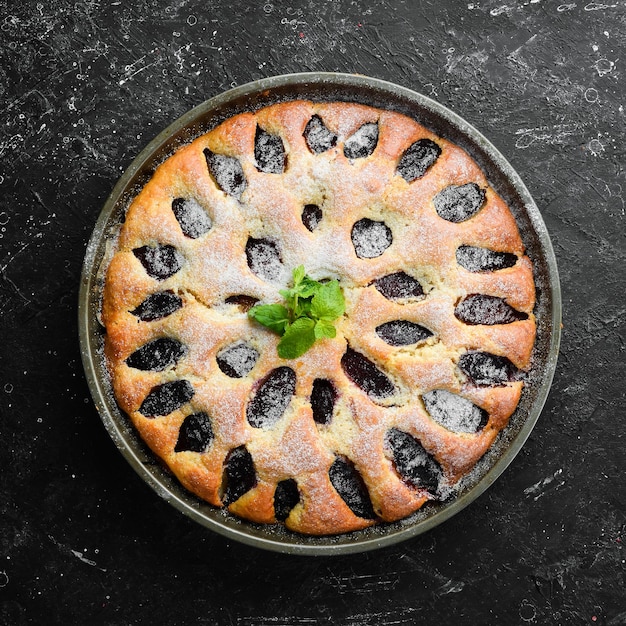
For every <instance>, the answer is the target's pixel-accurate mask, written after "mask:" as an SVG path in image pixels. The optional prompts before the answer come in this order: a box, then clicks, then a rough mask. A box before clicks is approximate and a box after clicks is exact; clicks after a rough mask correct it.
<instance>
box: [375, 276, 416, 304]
mask: <svg viewBox="0 0 626 626" xmlns="http://www.w3.org/2000/svg"><path fill="white" fill-rule="evenodd" d="M374 285H375V287H376V289H378V291H380V293H382V294H383V296H385V298H387V299H388V300H403V299H406V298H419V297H420V296H423V295H424V290H423V289H422V285H420V283H419V281H418V280H416V279H415V278H413V277H412V276H409V275H408V274H405V273H404V272H395V273H394V274H387V276H383V277H382V278H379V279H377V280H375V281H374Z"/></svg>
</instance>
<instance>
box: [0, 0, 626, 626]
mask: <svg viewBox="0 0 626 626" xmlns="http://www.w3.org/2000/svg"><path fill="white" fill-rule="evenodd" d="M625 44H626V2H624V1H623V0H605V1H604V2H590V1H587V0H582V1H573V2H562V1H559V0H557V1H550V0H529V1H521V0H520V1H517V2H514V1H512V0H484V1H483V0H480V1H479V0H474V1H473V2H455V1H453V0H437V1H435V2H411V1H408V0H407V1H406V2H392V1H390V0H389V1H384V0H382V1H381V0H376V1H372V2H365V1H359V2H351V1H348V0H339V1H335V2H330V1H328V0H316V1H315V2H313V1H310V2H286V1H282V0H275V1H268V2H263V1H261V2H257V3H252V2H251V3H246V2H239V3H237V6H236V7H233V6H232V3H231V2H230V1H226V0H202V1H198V0H189V1H186V0H170V1H166V0H163V1H156V0H155V1H149V0H137V1H135V2H132V3H131V2H125V1H110V0H77V1H76V2H69V1H66V0H61V1H60V0H50V1H49V2H40V3H36V2H32V1H27V2H10V1H8V0H0V109H1V111H2V115H1V116H0V316H1V317H0V333H1V334H0V350H1V353H0V354H1V361H0V411H1V422H0V424H1V431H0V489H1V494H0V511H1V519H0V623H1V624H7V625H13V624H16V625H19V624H27V623H33V624H110V625H126V624H144V623H155V624H206V625H212V624H218V625H242V626H244V625H251V626H262V625H267V626H292V625H293V626H304V625H306V626H308V625H311V624H329V625H330V624H345V625H350V626H375V625H376V626H378V625H382V626H391V625H392V624H393V625H394V626H395V625H397V624H401V625H404V624H417V623H419V624H461V625H462V624H522V623H528V624H564V625H569V624H598V625H599V624H606V625H610V626H618V625H624V624H626V591H625V587H626V580H625V579H626V561H625V559H626V554H625V552H624V548H623V543H624V541H626V538H625V537H624V535H625V532H624V530H625V524H626V510H625V509H626V489H625V487H624V472H625V469H626V463H625V460H626V453H625V450H624V448H625V436H624V431H625V428H626V411H625V409H624V389H625V386H624V379H625V378H626V367H625V365H624V356H625V354H626V349H625V336H626V302H625V298H624V291H625V288H626V271H625V261H626V241H625V224H626V175H625V172H624V162H625V159H624V142H625V139H626V132H625V125H624V122H625V115H624V105H625V100H626V98H625V95H626V93H625V92H626V90H625V88H624V76H623V74H624V66H625V64H626V50H625V49H626V46H625ZM315 70H325V71H341V72H351V73H362V74H366V75H370V76H374V77H377V78H383V79H386V80H389V81H392V82H395V83H399V84H401V85H404V86H407V87H410V88H412V89H415V90H416V91H420V92H422V93H424V94H426V95H429V96H431V97H433V98H434V99H436V100H438V101H439V102H441V103H442V104H444V105H446V106H448V107H450V108H451V109H453V110H454V111H455V112H457V113H459V114H460V115H461V116H463V117H465V118H466V119H467V120H468V121H469V122H470V123H472V124H474V125H475V126H476V127H477V128H478V129H479V130H481V131H482V132H483V133H484V134H485V135H486V136H487V137H488V138H489V139H491V141H492V142H493V143H494V144H495V145H496V146H497V147H498V148H499V149H500V151H501V152H502V153H503V154H504V155H505V156H506V157H507V158H508V159H509V161H510V162H511V164H512V165H513V166H514V167H515V168H516V169H517V170H518V172H519V173H520V175H521V176H522V178H523V179H524V181H525V183H526V185H527V186H528V188H529V189H530V191H531V193H532V194H533V195H534V197H535V200H536V201H537V204H538V205H539V208H540V210H541V212H542V214H543V217H544V220H545V222H546V224H547V227H548V230H549V232H550V234H551V237H552V241H553V244H554V247H555V252H556V256H557V259H558V263H559V269H560V273H561V283H562V289H563V303H564V315H563V322H564V331H563V340H562V349H561V357H560V361H559V366H558V369H557V372H556V376H555V380H554V385H553V389H552V391H551V394H550V397H549V398H548V402H547V404H546V407H545V409H544V412H543V413H542V416H541V418H540V420H539V422H538V424H537V426H536V428H535V430H534V431H533V434H532V435H531V437H530V439H529V440H528V442H527V444H526V445H525V447H524V449H523V450H522V452H521V453H520V454H519V456H518V457H517V458H516V459H515V461H514V462H513V464H512V465H511V466H510V468H509V469H508V470H507V471H506V472H505V474H504V475H503V476H502V477H501V478H500V479H499V480H498V481H497V482H496V483H495V485H494V486H493V487H491V488H490V489H489V490H488V491H487V492H486V493H485V494H484V495H483V496H481V497H480V498H479V499H478V500H476V501H475V502H474V503H473V504H472V505H471V506H470V507H469V508H467V509H465V510H463V511H462V512H461V513H460V514H458V515H457V516H456V517H454V518H453V519H451V520H449V521H448V522H446V523H445V524H443V525H442V526H440V527H438V528H436V529H435V530H433V531H431V532H429V533H427V534H426V535H423V536H421V537H418V538H415V539H413V540H411V541H408V542H406V543H404V544H401V545H398V546H396V547H391V548H386V549H383V550H379V551H375V552H371V553H366V554H363V555H353V556H339V557H332V558H331V557H324V558H314V557H294V556H286V555H279V554H274V553H269V552H263V551H260V550H257V549H254V548H250V547H246V546H243V545H239V544H235V543H232V542H229V541H227V540H225V539H224V538H222V537H221V536H218V535H215V534H213V533H211V532H210V531H208V530H206V529H205V528H202V527H200V526H199V525H197V524H196V523H194V522H193V521H191V520H189V519H187V518H186V517H184V516H183V515H181V514H180V513H179V512H178V511H176V510H175V509H173V508H171V507H170V506H169V505H168V504H166V503H165V502H164V501H162V500H161V499H159V498H158V497H157V496H156V495H155V494H154V492H153V491H152V490H151V489H149V488H148V487H147V486H146V485H145V484H144V483H143V482H142V481H141V480H140V479H139V478H138V477H137V475H136V474H135V472H134V471H133V470H132V469H131V467H130V466H129V465H128V464H127V462H126V461H125V460H124V459H123V457H122V456H121V454H120V453H119V452H118V451H117V449H116V448H115V446H114V444H113V443H112V442H111V440H110V438H109V436H108V434H107V433H106V431H105V429H104V428H103V426H102V424H101V422H100V419H99V417H98V414H97V413H96V411H95V409H94V406H93V404H92V401H91V399H90V397H89V391H88V388H87V384H86V382H85V379H84V376H83V372H82V367H81V362H80V355H79V349H78V338H77V322H76V317H77V295H78V286H79V277H80V270H81V263H82V259H83V254H84V250H85V245H86V243H87V241H88V238H89V236H90V233H91V230H92V228H93V226H94V224H95V220H96V218H97V216H98V214H99V211H100V209H101V207H102V205H103V203H104V201H105V199H106V197H107V195H108V194H109V193H110V191H111V189H112V188H113V186H114V184H115V182H116V180H117V178H118V177H119V176H120V174H121V173H122V171H123V170H124V169H125V168H126V167H127V166H128V165H129V164H130V162H131V161H132V159H133V158H134V156H135V155H136V154H137V153H138V152H139V151H140V150H141V149H142V148H143V147H144V146H145V145H146V144H147V143H148V142H149V141H150V139H151V138H152V137H154V136H155V135H156V134H157V133H158V132H159V131H160V130H162V129H163V128H165V127H166V126H167V125H169V124H170V123H171V122H172V121H174V120H175V119H176V118H177V117H179V116H180V115H181V114H182V113H184V112H185V111H187V110H189V109H190V108H192V107H194V106H195V105H197V104H199V103H200V102H202V101H203V100H205V99H207V98H209V97H211V96H213V95H215V94H217V93H220V92H221V91H224V90H226V89H228V88H229V87H231V86H235V85H239V84H243V83H246V82H249V81H251V80H254V79H258V78H261V77H265V76H271V75H275V74H283V73H289V72H300V71H315Z"/></svg>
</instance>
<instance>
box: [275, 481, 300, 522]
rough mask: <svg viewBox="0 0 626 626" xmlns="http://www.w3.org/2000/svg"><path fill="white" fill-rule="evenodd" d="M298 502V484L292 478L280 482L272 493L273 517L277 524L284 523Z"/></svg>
mask: <svg viewBox="0 0 626 626" xmlns="http://www.w3.org/2000/svg"><path fill="white" fill-rule="evenodd" d="M298 502H300V492H299V491H298V483H296V481H295V480H294V479H293V478H288V479H287V480H281V481H280V482H279V483H278V484H277V485H276V491H275V492H274V515H275V516H276V519H277V520H278V521H279V522H284V521H285V520H286V519H287V518H288V517H289V513H291V509H293V507H294V506H296V504H298Z"/></svg>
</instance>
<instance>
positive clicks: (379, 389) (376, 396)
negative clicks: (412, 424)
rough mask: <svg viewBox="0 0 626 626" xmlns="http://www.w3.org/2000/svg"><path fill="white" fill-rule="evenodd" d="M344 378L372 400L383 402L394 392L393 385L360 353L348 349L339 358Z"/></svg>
mask: <svg viewBox="0 0 626 626" xmlns="http://www.w3.org/2000/svg"><path fill="white" fill-rule="evenodd" d="M341 367H342V368H343V371H344V372H345V374H346V376H347V377H348V378H349V379H350V380H351V381H352V382H353V383H354V384H355V385H356V386H357V387H359V388H360V389H362V390H363V391H364V392H365V393H366V394H367V395H368V396H369V397H370V398H372V399H373V400H384V399H385V398H389V397H391V396H393V394H394V393H395V392H396V388H395V386H394V384H393V383H392V382H391V381H390V380H389V378H387V376H386V375H385V374H383V372H381V371H380V370H379V369H378V368H377V367H376V365H374V363H372V362H371V361H370V360H369V359H368V358H367V357H365V356H363V355H362V354H361V353H360V352H357V351H356V350H353V349H352V348H348V349H347V350H346V352H345V354H344V355H343V356H342V357H341Z"/></svg>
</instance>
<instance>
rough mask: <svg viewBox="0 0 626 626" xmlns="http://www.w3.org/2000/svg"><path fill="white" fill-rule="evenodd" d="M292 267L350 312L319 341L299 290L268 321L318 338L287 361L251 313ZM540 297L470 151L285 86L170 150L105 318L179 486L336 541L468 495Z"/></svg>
mask: <svg viewBox="0 0 626 626" xmlns="http://www.w3.org/2000/svg"><path fill="white" fill-rule="evenodd" d="M300 267H303V268H304V270H305V271H306V277H305V278H304V279H303V280H304V281H305V282H306V281H308V283H307V284H311V285H317V286H318V288H321V286H324V285H328V284H329V283H330V282H333V281H335V282H333V285H334V286H335V295H337V293H338V290H339V293H340V296H341V297H342V301H343V306H342V308H341V309H340V310H336V311H335V313H337V316H336V319H334V321H333V322H324V324H326V326H324V327H323V328H322V326H320V328H321V331H320V333H319V334H318V332H317V329H318V326H319V324H318V322H316V321H315V320H314V319H313V321H310V320H311V319H312V317H311V312H313V313H314V312H315V311H316V310H317V311H318V318H319V319H320V320H323V319H325V318H324V317H323V307H322V308H320V306H317V305H315V304H312V302H315V297H317V296H314V297H313V301H312V300H311V298H309V299H308V300H307V299H306V298H305V297H304V295H303V294H304V293H305V292H306V289H305V290H304V291H301V292H299V293H300V300H299V301H298V303H297V307H296V308H295V309H293V310H292V309H289V311H288V313H285V314H284V315H285V319H284V320H282V321H280V320H279V321H278V322H276V323H277V324H278V325H279V326H280V324H282V329H283V331H284V330H285V329H289V328H291V327H292V326H293V327H296V326H297V327H298V329H300V327H302V328H305V327H306V328H308V331H307V332H309V333H311V332H313V333H314V335H310V337H311V339H312V341H310V342H309V344H307V346H308V348H307V349H306V350H305V351H304V352H303V353H302V354H299V355H298V356H295V357H293V358H284V357H281V356H279V350H278V346H279V342H280V341H282V339H281V336H280V333H278V332H276V328H275V327H273V326H269V325H263V324H260V323H259V322H258V316H257V318H255V317H254V316H252V315H251V312H252V311H253V310H255V309H256V307H263V306H265V305H278V306H275V307H273V308H272V307H270V309H272V310H277V311H279V312H280V311H287V308H286V307H284V306H280V305H284V304H285V298H286V294H288V293H290V294H293V293H294V283H293V281H294V275H295V272H294V270H295V269H296V268H300ZM336 283H338V285H339V287H338V288H337V287H336ZM302 284H304V283H302ZM290 289H291V291H289V290H290ZM326 291H329V290H328V289H327V290H326ZM311 293H312V292H311ZM309 295H310V294H309ZM292 299H293V298H292ZM295 299H296V300H297V297H296V298H295ZM320 302H321V301H320ZM317 304H318V305H319V304H320V303H319V302H318V303H317ZM534 305H535V285H534V280H533V267H532V264H531V261H530V259H529V258H528V256H527V255H526V254H525V248H524V245H523V242H522V240H521V237H520V234H519V229H518V227H517V224H516V221H515V218H514V216H513V214H512V212H511V210H510V209H509V207H508V206H507V204H506V203H505V202H504V200H503V199H502V198H501V197H500V196H499V195H498V194H497V193H496V192H495V191H494V189H493V188H492V187H491V186H490V184H489V182H488V180H487V178H486V176H485V174H484V173H483V172H482V171H481V169H480V167H479V166H478V165H477V164H476V162H475V161H474V160H473V159H472V158H471V157H470V156H469V155H468V154H467V153H466V152H465V151H464V150H462V149H461V148H460V147H458V146H457V145H455V144H453V143H451V142H450V141H448V140H446V139H443V138H442V137H439V136H437V135H435V134H433V133H432V132H431V131H429V130H428V129H427V128H425V127H423V126H421V125H420V124H418V123H417V122H416V121H414V120H412V119H410V118H409V117H407V116H404V115H401V114H399V113H396V112H393V111H389V110H381V109H376V108H372V107H368V106H363V105H359V104H353V103H347V102H331V103H320V102H318V103H314V102H308V101H289V102H282V103H279V104H276V105H272V106H268V107H265V108H261V109H260V110H257V111H254V112H246V113H241V114H238V115H235V116H233V117H230V118H229V119H226V121H224V122H222V123H221V124H220V125H219V126H217V127H216V128H214V129H213V130H211V131H210V132H208V133H206V134H203V135H202V136H200V137H198V138H197V139H195V140H194V141H192V142H191V143H189V144H188V145H185V146H183V147H181V148H179V149H178V150H176V151H175V152H174V153H173V154H172V155H171V156H169V157H168V158H167V159H165V160H164V161H163V162H162V163H161V165H160V166H159V167H158V168H157V169H156V171H155V172H154V175H153V176H152V177H151V179H150V180H149V181H148V182H147V184H145V186H143V188H142V189H141V191H140V192H139V193H138V194H137V195H136V196H135V197H134V199H133V201H132V202H131V203H130V206H129V208H128V210H127V212H126V217H125V220H124V223H123V224H122V225H121V227H120V231H119V234H118V235H117V238H116V240H115V243H114V249H113V252H112V255H111V257H110V261H109V263H108V268H107V272H106V279H105V286H104V294H103V300H102V320H103V323H104V325H105V327H106V338H105V357H106V362H107V367H108V371H109V373H110V377H111V382H112V386H113V390H114V393H115V397H116V399H117V402H118V404H119V406H120V407H121V408H122V409H123V411H124V412H125V413H126V414H127V415H128V416H129V418H130V420H131V421H132V424H133V425H134V427H135V428H136V430H137V432H138V433H139V435H140V436H141V438H142V439H143V440H144V441H145V443H146V444H147V445H148V446H149V447H150V449H151V450H152V451H153V452H154V453H155V454H156V455H158V457H160V459H162V461H163V462H164V463H165V464H166V465H167V467H168V468H169V469H170V470H171V472H173V474H174V475H175V476H176V477H177V479H178V480H179V481H180V483H182V485H183V486H184V487H185V488H186V489H187V490H189V491H191V492H192V493H193V494H195V495H196V496H197V497H199V498H201V499H202V500H205V501H207V502H209V503H210V504H211V505H213V506H215V507H226V508H227V509H228V511H229V512H230V513H232V514H234V515H236V516H239V517H241V518H244V519H246V520H249V521H252V522H255V523H260V524H284V525H285V526H286V527H287V528H288V529H289V530H291V531H294V532H298V533H303V534H309V535H328V534H335V533H345V532H350V531H355V530H358V529H363V528H365V527H368V526H371V525H374V524H380V523H385V522H392V521H396V520H400V519H403V518H405V517H407V516H409V515H411V514H412V513H414V512H415V511H417V510H418V509H419V508H420V507H422V506H423V505H425V504H426V503H428V502H430V501H433V500H445V499H449V498H453V497H454V495H455V493H457V491H456V489H458V485H459V482H460V481H461V480H462V479H463V477H465V476H466V475H468V473H469V472H471V470H472V468H473V467H474V465H475V464H476V463H477V461H478V460H479V459H480V458H481V457H482V456H483V455H484V454H485V452H486V451H487V450H488V449H489V448H490V446H491V445H492V444H493V443H494V440H495V439H496V437H497V436H498V434H499V433H500V431H501V430H502V429H503V428H504V427H505V426H506V425H507V422H508V420H509V417H510V416H511V414H512V413H513V412H514V411H515V409H516V407H517V405H518V402H519V399H520V394H521V392H522V388H523V385H524V379H525V377H526V375H527V373H528V371H529V369H530V367H531V356H532V350H533V345H534V341H535V334H536V326H535V318H534V315H533V309H534ZM294 311H295V313H294ZM319 311H322V313H319ZM302 320H305V321H302ZM306 320H309V321H306ZM292 330H293V329H292ZM288 332H291V331H289V330H288ZM294 332H295V331H294ZM285 336H287V334H285Z"/></svg>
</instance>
